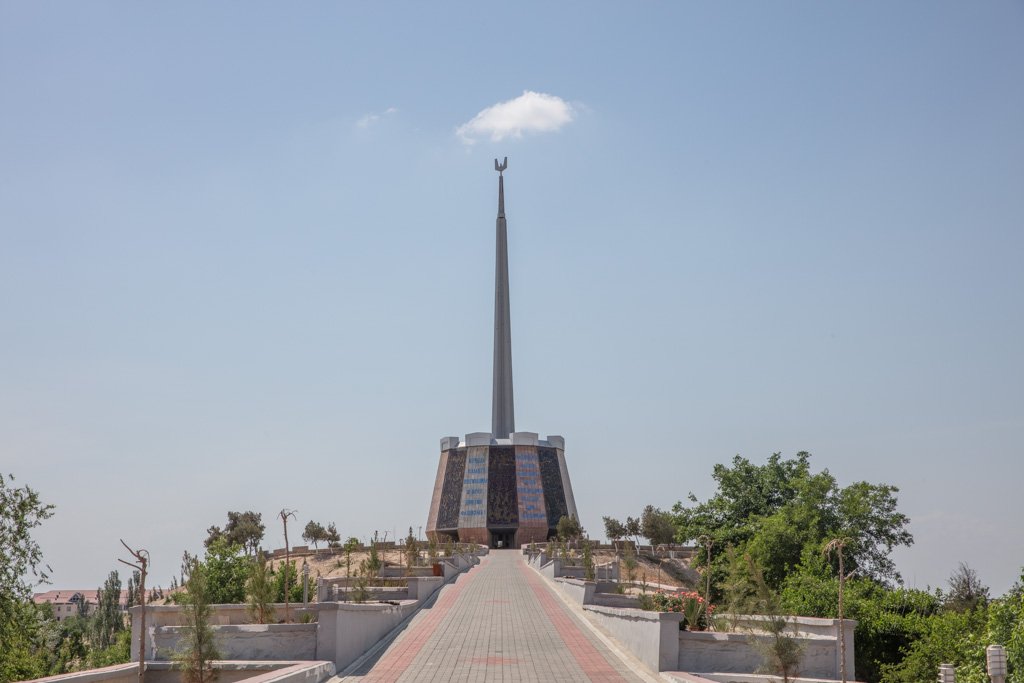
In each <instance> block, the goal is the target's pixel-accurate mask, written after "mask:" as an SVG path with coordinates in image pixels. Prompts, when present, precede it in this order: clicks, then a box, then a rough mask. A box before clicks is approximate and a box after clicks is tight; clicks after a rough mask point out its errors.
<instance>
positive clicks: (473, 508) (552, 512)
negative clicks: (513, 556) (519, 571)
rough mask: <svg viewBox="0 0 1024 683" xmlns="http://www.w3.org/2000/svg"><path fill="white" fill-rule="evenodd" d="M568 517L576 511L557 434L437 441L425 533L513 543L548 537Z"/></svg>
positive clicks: (496, 543) (488, 542)
mask: <svg viewBox="0 0 1024 683" xmlns="http://www.w3.org/2000/svg"><path fill="white" fill-rule="evenodd" d="M566 516H567V517H577V514H576V501H575V500H574V499H573V495H572V484H571V483H570V482H569V471H568V470H567V469H566V466H565V440H564V439H562V437H560V436H549V437H548V438H547V439H539V438H538V437H537V434H534V433H532V432H513V433H512V434H510V435H509V438H507V439H495V438H493V437H492V435H491V434H488V433H486V432H478V433H475V434H467V435H466V437H465V439H462V440H460V439H459V437H457V436H449V437H445V438H443V439H441V461H440V463H439V464H438V466H437V478H436V479H435V481H434V495H433V496H432V498H431V503H430V514H429V516H428V518H427V535H428V537H429V538H432V539H434V540H435V541H437V542H439V543H443V542H444V541H446V540H448V539H452V540H455V541H460V542H463V543H481V544H484V545H488V546H490V547H492V548H517V547H519V546H521V545H523V544H526V543H542V542H544V541H547V540H548V539H549V538H551V537H552V536H554V535H555V528H556V527H557V526H558V520H559V519H561V518H562V517H566ZM577 518H578V517H577Z"/></svg>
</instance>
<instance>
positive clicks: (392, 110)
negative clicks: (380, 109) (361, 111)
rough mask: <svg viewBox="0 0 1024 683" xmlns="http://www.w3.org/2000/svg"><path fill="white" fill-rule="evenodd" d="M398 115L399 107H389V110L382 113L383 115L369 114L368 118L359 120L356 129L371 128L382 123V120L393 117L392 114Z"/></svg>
mask: <svg viewBox="0 0 1024 683" xmlns="http://www.w3.org/2000/svg"><path fill="white" fill-rule="evenodd" d="M397 113H398V107H388V108H387V109H385V110H384V113H382V114H373V113H370V114H367V115H366V116H364V117H362V118H361V119H359V120H358V121H356V128H369V127H370V126H372V125H373V124H375V123H378V122H380V120H381V119H382V118H383V117H385V116H391V115H392V114H397Z"/></svg>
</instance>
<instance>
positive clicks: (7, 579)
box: [0, 473, 53, 681]
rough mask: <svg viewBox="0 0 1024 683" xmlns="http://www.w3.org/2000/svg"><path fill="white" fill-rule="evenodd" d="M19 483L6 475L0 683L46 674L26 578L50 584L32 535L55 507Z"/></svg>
mask: <svg viewBox="0 0 1024 683" xmlns="http://www.w3.org/2000/svg"><path fill="white" fill-rule="evenodd" d="M13 483H14V475H7V477H5V476H4V474H3V473H0V643H3V647H0V681H10V680H21V679H26V678H36V677H38V676H39V675H41V672H40V670H39V668H40V665H39V661H38V659H37V658H36V657H35V656H34V654H33V652H34V646H33V644H34V642H35V641H36V638H37V636H38V633H39V614H38V611H37V610H36V609H35V607H34V605H32V602H31V600H32V584H30V583H28V582H27V581H26V579H25V577H28V576H31V577H33V578H34V579H35V582H36V583H45V582H47V575H46V572H45V571H43V569H42V568H41V565H42V550H41V549H40V547H39V544H38V543H37V542H36V541H34V540H33V539H32V530H33V529H35V528H36V527H38V526H39V525H40V524H42V523H43V521H45V520H47V519H49V518H50V517H51V516H52V515H53V506H52V505H48V504H46V503H43V502H42V500H41V499H40V498H39V494H38V493H37V492H36V491H34V490H32V489H31V488H29V487H28V486H25V487H21V488H15V487H14V485H13ZM42 675H45V674H42Z"/></svg>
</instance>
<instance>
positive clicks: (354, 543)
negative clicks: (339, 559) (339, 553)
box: [343, 536, 359, 576]
mask: <svg viewBox="0 0 1024 683" xmlns="http://www.w3.org/2000/svg"><path fill="white" fill-rule="evenodd" d="M343 547H344V549H345V576H352V553H354V552H355V551H357V550H359V539H358V538H356V537H355V536H350V537H349V539H348V540H347V541H345V545H344V546H343Z"/></svg>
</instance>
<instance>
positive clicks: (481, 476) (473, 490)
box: [459, 446, 488, 529]
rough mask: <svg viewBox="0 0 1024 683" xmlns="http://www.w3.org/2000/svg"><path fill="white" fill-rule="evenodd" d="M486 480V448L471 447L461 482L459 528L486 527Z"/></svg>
mask: <svg viewBox="0 0 1024 683" xmlns="http://www.w3.org/2000/svg"><path fill="white" fill-rule="evenodd" d="M487 479H488V477H487V446H471V447H470V448H469V450H468V452H467V454H466V474H465V477H464V478H463V480H462V505H461V507H460V510H459V527H460V528H462V529H474V528H477V529H482V528H484V527H486V526H487Z"/></svg>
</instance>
